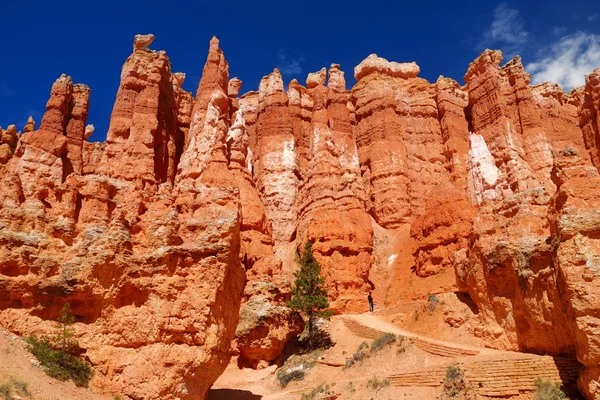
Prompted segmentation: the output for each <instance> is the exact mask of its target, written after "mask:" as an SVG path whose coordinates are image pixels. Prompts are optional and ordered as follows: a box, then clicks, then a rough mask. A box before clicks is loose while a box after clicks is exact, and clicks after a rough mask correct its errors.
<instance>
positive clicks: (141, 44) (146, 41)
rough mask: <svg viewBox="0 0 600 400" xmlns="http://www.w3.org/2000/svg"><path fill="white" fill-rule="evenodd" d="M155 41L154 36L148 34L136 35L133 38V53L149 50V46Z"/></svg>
mask: <svg viewBox="0 0 600 400" xmlns="http://www.w3.org/2000/svg"><path fill="white" fill-rule="evenodd" d="M153 41H154V35H153V34H151V33H148V34H146V35H139V34H138V35H135V36H134V38H133V51H136V50H147V49H148V46H150V44H151V43H152V42H153Z"/></svg>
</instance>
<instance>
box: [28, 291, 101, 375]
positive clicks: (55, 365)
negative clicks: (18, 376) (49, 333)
mask: <svg viewBox="0 0 600 400" xmlns="http://www.w3.org/2000/svg"><path fill="white" fill-rule="evenodd" d="M73 320H74V318H73V316H72V315H71V307H70V306H69V303H67V304H65V306H64V307H63V309H62V310H61V312H60V316H59V318H58V328H59V333H58V334H57V335H56V337H55V338H54V339H53V340H50V339H49V338H47V337H42V338H37V337H36V336H35V335H32V336H29V338H28V339H27V343H29V345H30V346H31V348H30V350H31V353H32V354H33V355H34V356H35V358H37V359H38V361H39V362H40V364H41V365H42V366H43V367H44V368H45V370H46V373H47V374H48V375H50V376H51V377H53V378H56V379H59V380H61V381H66V380H68V379H72V380H73V382H75V384H76V385H77V386H87V385H88V383H89V381H90V379H91V378H92V373H93V371H92V367H91V366H90V364H88V363H87V362H85V361H83V360H81V359H79V357H77V356H76V355H75V350H76V349H77V342H76V341H74V340H73V339H72V332H71V330H70V328H69V327H70V325H71V324H72V323H73Z"/></svg>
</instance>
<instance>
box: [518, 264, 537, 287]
mask: <svg viewBox="0 0 600 400" xmlns="http://www.w3.org/2000/svg"><path fill="white" fill-rule="evenodd" d="M533 275H534V273H533V271H532V270H530V269H528V268H524V269H522V270H521V271H520V272H519V277H518V283H519V287H520V288H521V290H522V291H523V292H526V291H527V289H529V278H531V277H532V276H533Z"/></svg>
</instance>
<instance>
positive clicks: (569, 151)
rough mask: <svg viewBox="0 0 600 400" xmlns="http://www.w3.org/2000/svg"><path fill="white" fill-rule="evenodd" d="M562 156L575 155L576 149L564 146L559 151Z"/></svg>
mask: <svg viewBox="0 0 600 400" xmlns="http://www.w3.org/2000/svg"><path fill="white" fill-rule="evenodd" d="M560 153H561V154H562V155H563V156H576V155H577V149H576V148H574V147H571V146H568V147H565V148H564V149H562V150H561V152H560Z"/></svg>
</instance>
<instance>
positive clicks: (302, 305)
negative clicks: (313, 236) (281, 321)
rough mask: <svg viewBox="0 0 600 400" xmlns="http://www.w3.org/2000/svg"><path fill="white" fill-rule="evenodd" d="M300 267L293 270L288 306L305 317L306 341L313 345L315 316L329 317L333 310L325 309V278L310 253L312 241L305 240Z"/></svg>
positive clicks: (326, 304) (327, 305) (327, 302)
mask: <svg viewBox="0 0 600 400" xmlns="http://www.w3.org/2000/svg"><path fill="white" fill-rule="evenodd" d="M298 262H299V263H300V269H299V270H298V271H296V272H294V276H295V277H296V282H295V283H294V287H293V288H292V299H291V301H289V302H288V303H287V305H288V307H290V308H291V309H293V310H297V311H300V312H301V313H303V314H304V315H305V317H306V320H307V324H308V341H309V344H310V347H311V348H312V347H313V336H314V335H313V334H314V322H315V318H319V317H321V318H327V319H329V318H330V317H331V315H332V314H333V312H332V311H331V310H327V308H329V301H328V300H327V290H326V289H325V288H324V287H323V285H324V284H325V278H324V277H323V276H322V275H321V266H320V265H319V263H318V262H317V260H315V258H314V256H313V254H312V243H311V242H307V243H306V246H305V248H304V256H302V258H299V260H298Z"/></svg>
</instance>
